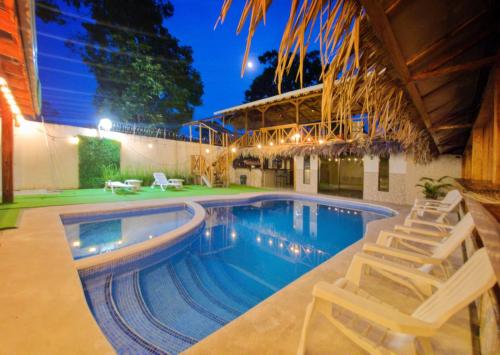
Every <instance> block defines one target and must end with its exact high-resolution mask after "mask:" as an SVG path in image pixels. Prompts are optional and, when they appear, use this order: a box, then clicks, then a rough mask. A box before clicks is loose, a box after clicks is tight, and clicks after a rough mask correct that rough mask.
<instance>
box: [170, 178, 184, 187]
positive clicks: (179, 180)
mask: <svg viewBox="0 0 500 355" xmlns="http://www.w3.org/2000/svg"><path fill="white" fill-rule="evenodd" d="M168 180H169V181H170V182H173V183H179V184H180V187H182V183H183V182H184V179H168Z"/></svg>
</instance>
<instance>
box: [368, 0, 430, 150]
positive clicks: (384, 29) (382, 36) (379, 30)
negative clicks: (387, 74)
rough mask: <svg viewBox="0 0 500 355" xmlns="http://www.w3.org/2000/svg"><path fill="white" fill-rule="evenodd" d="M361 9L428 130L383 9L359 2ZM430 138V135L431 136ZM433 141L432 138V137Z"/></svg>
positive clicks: (426, 117)
mask: <svg viewBox="0 0 500 355" xmlns="http://www.w3.org/2000/svg"><path fill="white" fill-rule="evenodd" d="M361 3H362V5H363V7H364V8H365V10H366V13H367V15H368V17H369V19H370V23H371V26H372V29H373V31H374V33H375V34H376V36H377V37H378V38H379V40H380V41H381V42H382V44H383V45H384V47H385V49H386V51H387V53H388V54H389V59H390V61H391V63H392V66H393V68H394V69H395V71H396V73H397V75H398V76H399V79H400V80H401V81H402V83H403V84H404V85H405V88H406V91H407V93H408V95H409V96H410V99H411V101H412V102H413V105H414V106H415V108H416V109H417V112H418V114H419V115H420V119H421V120H422V122H423V124H424V126H425V127H426V128H427V129H429V128H430V127H431V120H430V118H429V114H428V113H427V111H426V109H425V106H424V102H423V100H422V97H421V96H420V93H419V91H418V89H417V86H416V84H415V83H414V82H410V71H409V69H408V67H407V66H406V61H405V59H404V57H403V54H402V53H401V49H400V48H399V45H398V42H397V40H396V37H395V35H394V33H393V31H392V28H391V25H390V23H389V19H388V18H387V15H386V14H385V11H384V9H383V8H382V6H381V5H380V2H379V1H377V0H361ZM431 137H432V135H431ZM432 138H433V140H434V137H432ZM432 148H435V149H437V150H439V149H438V147H437V145H436V141H435V140H434V147H432Z"/></svg>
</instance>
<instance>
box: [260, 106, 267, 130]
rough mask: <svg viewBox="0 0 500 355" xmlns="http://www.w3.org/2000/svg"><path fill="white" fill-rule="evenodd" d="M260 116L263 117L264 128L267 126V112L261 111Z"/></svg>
mask: <svg viewBox="0 0 500 355" xmlns="http://www.w3.org/2000/svg"><path fill="white" fill-rule="evenodd" d="M260 115H261V120H262V122H261V124H262V128H264V127H265V126H266V111H265V110H262V111H260Z"/></svg>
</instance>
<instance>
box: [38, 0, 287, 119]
mask: <svg viewBox="0 0 500 355" xmlns="http://www.w3.org/2000/svg"><path fill="white" fill-rule="evenodd" d="M172 3H173V5H174V9H175V10H174V15H173V16H172V17H171V18H169V19H168V20H167V21H166V22H165V27H167V28H168V30H169V31H170V32H171V33H172V34H173V35H174V36H175V37H177V38H178V39H179V40H180V42H181V44H182V45H189V46H191V47H192V48H193V55H194V67H195V68H196V69H197V70H198V71H199V72H200V74H201V78H202V81H203V85H204V95H203V98H202V100H203V104H202V106H199V107H197V108H196V111H195V114H194V118H195V119H201V118H206V117H209V116H211V115H212V114H213V112H214V111H217V110H220V109H223V108H227V107H231V106H234V105H238V104H240V103H242V102H243V96H244V91H245V90H246V89H247V88H248V87H249V86H250V83H251V82H252V80H253V78H254V77H255V76H256V75H258V74H259V72H260V70H261V68H259V64H258V60H257V56H259V55H260V54H262V53H263V52H265V51H266V50H271V49H278V47H279V42H280V39H281V34H282V32H283V29H284V26H285V22H286V20H287V18H288V12H289V5H290V2H289V0H276V1H273V5H272V6H271V8H270V10H269V12H268V18H267V23H266V25H265V26H264V25H263V24H261V25H260V27H259V28H258V30H257V32H256V35H255V37H254V40H253V43H252V49H251V53H250V60H251V61H252V62H253V63H254V68H253V69H252V70H247V72H246V73H245V76H244V77H243V78H241V77H240V68H241V63H242V60H243V55H244V51H245V42H246V34H247V32H246V28H245V30H244V32H242V33H241V34H240V35H239V36H237V35H236V27H237V23H238V20H239V15H240V14H241V8H242V6H243V3H244V1H243V0H239V1H238V0H235V1H234V4H233V7H232V8H231V11H230V13H229V16H228V18H227V19H226V22H225V23H224V24H223V25H222V26H221V25H219V26H218V27H217V29H216V30H214V29H213V28H214V24H215V22H216V19H217V17H218V15H219V10H220V7H221V4H222V0H172ZM60 7H61V9H62V10H63V11H66V12H70V13H73V14H77V15H78V16H83V17H85V18H88V15H87V14H85V12H84V10H81V11H80V13H78V12H77V10H75V9H73V8H68V7H67V6H65V5H64V4H60ZM65 19H66V20H67V23H66V24H65V25H57V24H44V23H43V22H41V21H40V20H38V23H37V31H38V65H39V70H40V80H41V83H42V96H43V101H44V104H46V103H47V102H48V104H46V105H45V106H44V110H43V111H44V118H45V119H46V120H47V121H51V122H59V123H64V124H70V125H84V126H88V125H91V126H95V125H96V124H97V122H98V120H99V118H100V117H98V114H97V112H96V110H95V107H94V106H93V103H92V100H93V96H94V92H95V88H96V83H95V79H94V77H93V75H92V73H90V72H89V70H88V69H87V66H86V65H85V64H84V63H83V62H82V60H81V58H80V56H79V55H78V54H76V53H74V52H72V51H71V50H70V49H68V48H67V47H66V45H65V40H66V39H75V38H76V35H77V34H78V33H82V32H83V31H84V30H83V28H82V27H81V26H80V24H81V23H82V19H75V18H71V17H65ZM52 108H53V109H54V110H55V111H57V112H58V115H57V116H56V115H54V114H52V113H53V110H52Z"/></svg>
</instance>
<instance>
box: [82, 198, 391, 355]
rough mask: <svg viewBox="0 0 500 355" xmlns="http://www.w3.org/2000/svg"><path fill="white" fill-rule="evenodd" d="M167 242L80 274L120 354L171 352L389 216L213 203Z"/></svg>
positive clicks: (346, 207) (347, 209) (319, 207)
mask: <svg viewBox="0 0 500 355" xmlns="http://www.w3.org/2000/svg"><path fill="white" fill-rule="evenodd" d="M203 205H204V207H205V208H206V218H205V223H204V225H202V226H201V227H200V228H198V229H197V230H196V231H195V232H193V233H190V234H189V235H186V236H184V237H182V238H179V240H178V241H176V243H174V244H170V245H168V246H166V247H163V248H157V249H155V250H154V251H151V252H149V253H147V255H142V256H140V257H138V258H132V259H131V260H127V261H125V262H120V263H114V264H113V265H111V266H100V267H94V268H90V269H85V270H81V271H80V276H81V278H82V283H83V286H84V290H85V294H86V298H87V301H88V304H89V306H90V308H91V310H92V313H93V315H94V317H95V318H96V320H97V322H98V323H99V325H100V326H101V328H102V330H103V332H104V334H105V335H106V336H107V338H108V339H109V341H110V342H111V344H112V345H113V346H114V348H115V349H116V351H117V352H118V353H125V352H126V353H138V354H139V353H140V354H144V353H153V354H158V353H160V354H162V353H178V352H181V351H183V350H185V349H187V348H188V347H190V346H192V345H193V344H195V343H196V342H198V341H200V340H201V339H203V338H204V337H206V336H207V335H209V334H211V333H212V332H214V331H216V330H217V329H219V328H220V327H222V326H224V325H225V324H227V323H228V322H230V321H231V320H233V319H234V318H236V317H238V316H239V315H241V314H243V313H244V312H246V311H247V310H249V309H250V308H252V307H253V306H255V305H256V304H258V303H259V302H261V301H262V300H264V299H266V298H267V297H269V296H270V295H272V294H273V293H275V292H276V291H278V290H279V289H281V288H283V287H284V286H286V285H288V284H289V283H290V282H292V281H294V280H296V279H297V278H298V277H300V276H301V275H303V274H304V273H306V272H307V271H309V270H311V269H312V268H314V267H316V266H317V265H319V264H321V263H322V262H324V261H325V260H327V259H329V258H330V257H332V256H333V255H335V254H336V253H338V252H340V251H341V250H343V249H344V248H346V247H347V246H349V245H351V244H352V243H354V242H356V241H357V240H359V239H360V238H361V237H362V236H363V233H364V230H365V227H366V224H367V223H368V222H370V221H372V220H375V219H380V218H384V217H387V216H390V215H392V213H391V212H390V211H389V210H384V209H378V208H375V207H368V205H361V204H360V205H357V204H354V203H345V202H341V201H335V200H332V201H326V200H325V201H320V202H317V201H313V200H306V199H277V198H266V199H257V200H255V199H254V200H251V201H246V202H244V203H234V202H210V203H205V204H203Z"/></svg>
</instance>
